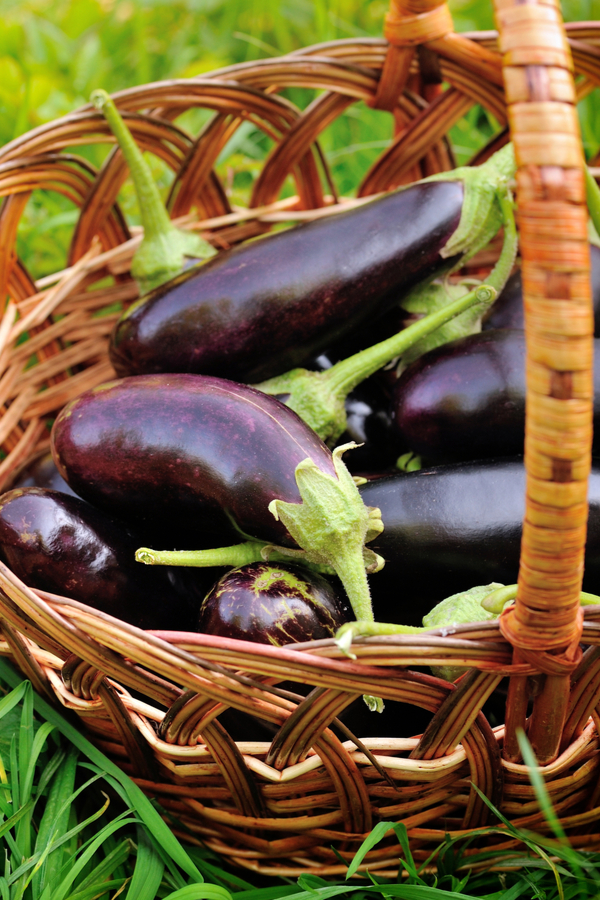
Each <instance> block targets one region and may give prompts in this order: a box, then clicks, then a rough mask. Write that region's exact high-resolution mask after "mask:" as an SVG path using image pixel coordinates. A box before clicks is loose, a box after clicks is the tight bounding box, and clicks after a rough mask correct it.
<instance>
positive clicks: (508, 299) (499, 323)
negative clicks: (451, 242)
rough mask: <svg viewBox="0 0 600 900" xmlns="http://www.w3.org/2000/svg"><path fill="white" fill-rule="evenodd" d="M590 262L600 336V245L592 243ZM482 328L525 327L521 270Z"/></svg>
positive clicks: (485, 329)
mask: <svg viewBox="0 0 600 900" xmlns="http://www.w3.org/2000/svg"><path fill="white" fill-rule="evenodd" d="M590 263H591V273H590V276H591V281H592V303H593V306H594V320H595V323H596V325H595V329H594V337H597V338H600V247H596V246H595V245H594V244H590ZM481 327H482V329H483V330H484V331H489V330H490V329H495V328H521V329H523V328H525V312H524V309H523V283H522V280H521V270H520V269H518V270H517V271H516V272H514V273H513V274H512V275H511V276H510V278H509V279H508V281H507V282H506V284H505V286H504V290H503V291H502V292H501V293H500V294H499V295H498V297H497V299H496V300H495V301H494V304H493V306H492V307H491V308H490V311H489V313H488V314H487V315H486V316H484V318H483V322H482V326H481Z"/></svg>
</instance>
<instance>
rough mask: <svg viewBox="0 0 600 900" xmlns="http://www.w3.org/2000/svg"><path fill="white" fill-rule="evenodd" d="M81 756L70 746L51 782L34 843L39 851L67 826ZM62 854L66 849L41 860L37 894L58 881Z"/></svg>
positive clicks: (34, 886) (35, 882)
mask: <svg viewBox="0 0 600 900" xmlns="http://www.w3.org/2000/svg"><path fill="white" fill-rule="evenodd" d="M78 755H79V754H78V752H77V750H76V749H75V747H71V748H70V749H69V752H68V753H67V755H66V758H65V761H64V763H63V765H62V766H61V767H60V769H59V770H58V771H57V773H56V775H55V777H54V780H53V782H52V785H51V788H50V793H49V795H48V799H47V801H46V808H45V810H44V814H43V816H42V820H41V822H40V827H39V831H38V836H37V840H36V842H35V850H36V851H38V852H40V853H42V852H43V851H44V850H45V849H46V847H47V846H48V845H49V844H50V843H51V842H53V841H54V840H55V836H56V835H62V834H63V833H64V832H65V831H66V830H67V828H68V824H69V813H70V810H71V802H72V797H73V788H74V787H75V771H76V769H77V757H78ZM63 855H64V850H63V849H62V848H60V847H59V848H57V849H56V850H53V851H52V852H51V853H50V854H49V855H48V856H47V857H46V858H45V859H44V861H43V862H42V863H41V865H40V867H39V869H38V870H37V871H36V872H35V874H34V876H33V878H32V890H33V895H34V897H38V896H39V894H40V893H41V890H42V888H43V886H44V885H45V884H46V883H48V882H49V883H50V884H52V883H54V882H55V880H56V878H57V877H58V873H59V872H60V870H61V868H62V865H63Z"/></svg>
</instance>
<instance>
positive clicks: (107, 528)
mask: <svg viewBox="0 0 600 900" xmlns="http://www.w3.org/2000/svg"><path fill="white" fill-rule="evenodd" d="M139 542H140V537H139V536H138V535H136V534H135V532H133V531H132V530H131V529H129V528H127V527H126V526H124V525H123V523H122V522H119V521H117V520H116V519H115V518H113V517H111V516H107V515H106V514H104V513H102V512H100V511H99V510H96V509H94V508H93V507H91V506H90V505H89V504H88V503H85V502H84V501H83V500H81V499H80V498H78V497H73V496H70V495H68V494H62V493H61V492H60V491H54V490H51V489H44V488H35V487H26V488H15V489H13V490H11V491H8V492H7V493H5V494H3V495H2V496H1V497H0V554H1V555H2V558H3V559H4V561H5V562H6V564H7V565H8V566H9V567H10V568H11V569H12V571H13V572H14V573H15V574H16V575H17V576H18V577H19V578H21V580H22V581H24V582H25V583H26V584H27V585H29V586H30V587H33V588H38V589H40V590H44V591H50V592H51V593H54V594H60V595H61V596H66V597H70V598H72V599H74V600H79V601H80V602H81V603H86V604H87V605H89V606H93V607H95V608H96V609H99V610H101V611H102V612H105V613H108V614H109V615H111V616H116V617H117V618H119V619H121V620H123V621H125V622H129V623H130V624H132V625H136V626H138V627H139V628H146V629H166V630H174V631H188V630H191V628H192V627H193V623H194V617H195V614H196V611H197V609H198V605H199V603H200V601H201V598H202V596H203V595H204V593H205V592H206V591H207V590H208V589H209V587H210V582H211V581H213V580H214V578H215V575H214V570H205V571H204V572H202V573H201V574H196V572H197V570H196V571H195V573H194V576H193V579H192V580H190V579H189V577H188V576H185V577H184V578H183V579H181V580H180V579H179V573H177V572H175V573H173V572H172V570H171V569H168V568H165V569H159V570H153V569H149V568H148V567H147V566H144V565H142V564H141V563H137V562H135V551H136V549H137V548H138V547H139V545H140V543H139Z"/></svg>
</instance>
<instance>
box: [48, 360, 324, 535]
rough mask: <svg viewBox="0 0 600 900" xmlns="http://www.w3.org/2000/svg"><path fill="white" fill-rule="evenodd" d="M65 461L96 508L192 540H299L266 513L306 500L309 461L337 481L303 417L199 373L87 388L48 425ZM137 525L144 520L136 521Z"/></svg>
mask: <svg viewBox="0 0 600 900" xmlns="http://www.w3.org/2000/svg"><path fill="white" fill-rule="evenodd" d="M52 444H53V454H54V459H55V461H56V464H57V466H58V469H59V471H60V473H61V475H63V477H64V478H65V480H66V481H67V482H68V483H69V484H70V485H71V487H72V488H73V490H75V491H76V492H77V494H79V495H80V496H81V497H84V499H86V500H88V501H89V502H90V503H92V504H93V505H94V506H97V507H99V508H102V509H106V510H107V511H109V512H111V513H112V514H114V515H118V516H120V517H123V518H125V519H128V520H132V521H134V522H136V523H144V524H147V525H148V526H150V525H151V524H152V523H156V522H157V521H158V522H162V523H163V524H164V525H166V526H170V527H172V528H173V529H174V539H176V535H177V534H178V533H181V532H182V531H187V532H188V533H189V535H191V536H192V537H193V539H194V541H195V545H196V547H200V546H205V547H208V546H211V547H214V546H219V544H220V543H223V542H227V541H231V540H232V539H237V540H239V539H240V533H241V534H243V535H250V536H251V537H254V538H259V539H261V540H265V541H272V542H274V543H276V544H280V545H281V544H283V545H286V546H292V547H296V546H297V545H296V544H295V542H294V541H293V540H292V538H291V537H290V535H289V533H288V531H287V529H286V527H285V526H284V525H283V523H282V522H280V521H277V520H276V519H275V518H274V516H273V515H272V514H271V513H270V512H269V509H268V506H269V503H270V502H271V501H272V500H275V499H280V500H285V501H288V502H291V503H300V502H301V497H300V494H299V491H298V487H297V485H296V481H295V477H294V475H295V468H296V466H297V465H298V464H299V463H300V462H302V461H303V460H304V459H306V458H310V459H311V460H313V461H314V462H315V463H316V465H317V466H318V467H319V468H320V469H321V470H322V471H324V472H326V473H328V474H330V475H331V476H333V477H335V475H336V472H335V467H334V464H333V460H332V456H331V452H330V451H329V450H328V449H327V447H326V446H325V444H323V442H322V441H320V440H319V438H318V437H317V436H316V435H315V433H314V432H313V431H312V429H310V428H309V427H308V425H306V424H305V423H304V422H303V421H302V420H301V419H300V418H299V417H298V416H297V415H296V413H294V412H292V410H290V409H288V408H287V407H286V406H284V405H283V404H282V403H280V402H279V401H278V400H276V399H275V398H274V397H269V396H267V395H266V394H263V393H261V392H260V391H257V390H254V389H253V388H250V387H248V386H247V385H240V384H236V383H234V382H232V381H225V380H224V379H219V378H209V377H203V376H201V375H146V376H143V375H142V376H137V377H135V376H133V377H131V378H125V379H123V380H121V381H112V382H109V383H107V384H104V385H100V386H99V387H98V388H94V389H92V390H90V391H87V392H86V393H84V394H82V395H81V396H80V397H78V398H77V399H76V400H73V401H72V402H71V403H69V404H68V405H67V406H66V407H65V408H64V409H63V410H62V412H61V413H60V415H59V416H58V418H57V419H56V422H55V424H54V428H53V431H52ZM138 527H139V526H138Z"/></svg>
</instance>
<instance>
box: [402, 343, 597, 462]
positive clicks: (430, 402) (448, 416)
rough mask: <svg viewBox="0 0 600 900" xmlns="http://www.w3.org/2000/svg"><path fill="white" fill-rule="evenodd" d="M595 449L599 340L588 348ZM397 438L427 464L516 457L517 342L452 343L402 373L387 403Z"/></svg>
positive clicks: (521, 414)
mask: <svg viewBox="0 0 600 900" xmlns="http://www.w3.org/2000/svg"><path fill="white" fill-rule="evenodd" d="M594 357H595V361H596V365H595V384H594V388H595V392H594V396H595V400H594V432H595V434H596V443H595V445H594V446H595V448H596V449H597V448H598V446H600V443H598V442H599V441H600V340H595V341H594ZM392 415H393V419H394V425H395V428H396V430H397V432H398V435H399V436H401V437H402V439H403V441H404V442H405V443H406V444H407V445H408V446H409V447H410V449H411V450H413V451H414V452H415V453H419V454H420V455H421V456H422V457H424V458H425V459H426V460H427V461H428V462H429V463H432V464H437V463H444V462H459V461H462V460H469V459H480V458H485V457H494V456H512V455H515V454H520V453H522V452H523V445H524V440H525V335H524V332H523V331H517V330H513V329H508V328H504V329H497V330H495V331H484V332H481V334H473V335H470V336H469V337H466V338H460V339H459V340H457V341H452V342H451V343H449V344H445V345H444V346H442V347H438V348H437V349H435V350H432V351H431V352H430V353H426V354H424V355H423V356H422V357H420V359H418V360H416V361H415V362H414V363H413V364H412V365H411V366H409V367H408V368H407V369H405V370H404V372H403V373H402V375H401V376H400V378H399V379H398V381H397V383H396V386H395V389H394V394H393V398H392Z"/></svg>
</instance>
